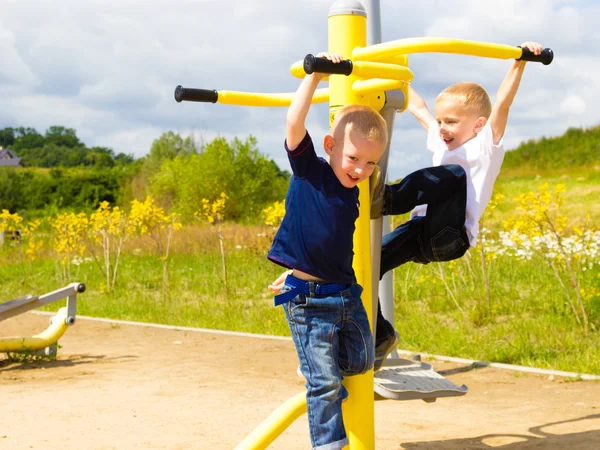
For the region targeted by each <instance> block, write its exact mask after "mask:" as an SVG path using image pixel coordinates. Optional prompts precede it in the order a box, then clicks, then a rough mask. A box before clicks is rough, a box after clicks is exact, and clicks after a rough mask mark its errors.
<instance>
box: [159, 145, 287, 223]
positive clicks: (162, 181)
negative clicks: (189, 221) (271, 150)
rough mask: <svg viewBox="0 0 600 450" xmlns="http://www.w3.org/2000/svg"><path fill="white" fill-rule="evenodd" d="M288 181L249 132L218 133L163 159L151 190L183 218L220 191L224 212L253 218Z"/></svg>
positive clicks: (278, 197)
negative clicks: (197, 147) (242, 135)
mask: <svg viewBox="0 0 600 450" xmlns="http://www.w3.org/2000/svg"><path fill="white" fill-rule="evenodd" d="M288 182H289V174H287V172H281V171H280V170H279V168H277V166H276V165H275V164H274V163H273V161H272V160H270V159H269V158H267V157H266V156H265V155H263V154H261V153H260V152H259V151H258V149H257V148H256V138H254V137H253V136H250V137H248V138H247V139H246V140H245V141H241V140H239V139H237V138H236V139H233V140H232V141H231V142H227V140H226V139H225V138H216V139H214V140H213V141H211V142H209V143H208V144H207V145H206V146H204V147H203V149H202V152H201V153H200V154H192V155H190V156H183V155H180V156H178V157H176V158H174V159H172V160H167V161H164V162H163V163H162V165H161V166H160V169H159V170H158V171H157V172H156V173H155V174H154V175H153V176H152V177H151V179H150V192H151V194H152V195H153V196H154V197H156V198H157V199H159V201H160V203H161V204H162V205H165V206H168V207H172V208H174V209H176V210H177V211H178V212H180V213H181V214H182V215H183V216H184V217H187V218H190V217H192V216H193V213H194V212H195V211H196V210H197V209H198V205H199V204H200V202H201V201H202V199H207V200H208V201H210V202H214V201H215V200H217V199H218V198H219V196H220V195H221V193H222V192H224V193H226V194H227V196H228V197H229V201H228V202H227V205H226V210H225V212H224V213H225V215H226V217H229V218H230V219H232V220H243V221H254V220H257V218H258V216H259V215H260V212H261V211H262V209H263V208H264V207H265V206H266V205H267V204H271V203H272V202H273V201H275V200H282V199H283V197H284V196H285V191H286V188H287V184H288Z"/></svg>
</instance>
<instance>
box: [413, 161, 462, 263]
mask: <svg viewBox="0 0 600 450" xmlns="http://www.w3.org/2000/svg"><path fill="white" fill-rule="evenodd" d="M443 167H445V168H446V170H448V172H450V173H452V174H453V175H454V182H453V183H448V184H449V185H450V187H449V189H450V191H451V194H450V195H448V196H446V197H445V198H444V200H443V201H436V202H431V203H428V204H427V215H426V217H425V224H424V225H425V226H424V235H423V242H424V253H425V257H426V259H427V260H428V261H451V260H453V259H458V258H460V257H461V256H463V255H464V254H465V252H466V251H467V250H468V249H469V237H468V235H467V231H466V228H465V213H466V206H467V176H466V174H465V171H464V169H463V168H462V167H460V166H458V165H454V164H452V165H447V166H443Z"/></svg>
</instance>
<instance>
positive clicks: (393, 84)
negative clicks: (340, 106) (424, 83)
mask: <svg viewBox="0 0 600 450" xmlns="http://www.w3.org/2000/svg"><path fill="white" fill-rule="evenodd" d="M405 84H406V82H405V81H398V80H387V79H386V80H384V79H381V78H371V79H370V80H358V81H355V82H354V83H353V84H352V90H353V91H354V92H355V93H357V94H358V95H366V94H370V93H372V92H384V91H390V90H393V89H400V88H401V87H402V86H404V85H405Z"/></svg>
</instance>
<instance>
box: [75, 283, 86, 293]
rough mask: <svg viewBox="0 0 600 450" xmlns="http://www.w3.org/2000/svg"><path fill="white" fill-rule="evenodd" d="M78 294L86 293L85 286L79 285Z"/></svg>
mask: <svg viewBox="0 0 600 450" xmlns="http://www.w3.org/2000/svg"><path fill="white" fill-rule="evenodd" d="M77 292H79V293H80V294H81V293H83V292H85V284H83V283H79V284H78V285H77Z"/></svg>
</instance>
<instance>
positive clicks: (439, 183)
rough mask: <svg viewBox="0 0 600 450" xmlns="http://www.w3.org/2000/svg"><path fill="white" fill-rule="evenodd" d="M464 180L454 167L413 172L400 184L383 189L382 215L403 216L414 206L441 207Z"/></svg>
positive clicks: (447, 166) (461, 170) (460, 168)
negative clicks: (435, 205) (437, 205)
mask: <svg viewBox="0 0 600 450" xmlns="http://www.w3.org/2000/svg"><path fill="white" fill-rule="evenodd" d="M465 180H466V175H465V171H464V169H463V168H462V167H460V166H458V165H456V164H448V165H443V166H435V167H427V168H425V169H419V170H416V171H415V172H413V173H411V174H408V175H407V176H406V177H404V179H403V180H402V181H400V182H399V183H396V184H391V185H386V186H385V193H384V207H383V210H384V214H385V215H396V214H404V213H407V212H409V211H411V210H412V209H413V208H414V207H415V206H417V205H425V204H427V205H430V204H439V203H442V202H444V201H446V200H447V199H448V198H449V197H451V196H452V195H453V193H454V192H455V191H456V190H457V189H460V187H461V184H463V183H466V181H465ZM465 199H466V197H465ZM427 208H429V206H428V207H427ZM463 208H464V207H463Z"/></svg>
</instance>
